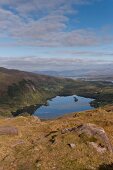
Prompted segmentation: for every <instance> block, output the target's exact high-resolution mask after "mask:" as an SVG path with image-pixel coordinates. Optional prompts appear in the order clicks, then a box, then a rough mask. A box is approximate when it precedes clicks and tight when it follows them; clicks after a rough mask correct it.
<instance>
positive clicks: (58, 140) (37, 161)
mask: <svg viewBox="0 0 113 170" xmlns="http://www.w3.org/2000/svg"><path fill="white" fill-rule="evenodd" d="M82 123H94V124H96V125H98V126H100V127H103V128H104V129H105V131H106V133H107V135H108V137H109V139H110V141H111V143H112V145H113V137H112V134H113V107H110V106H109V107H106V108H103V109H101V108H100V109H97V110H94V111H86V112H81V113H77V114H75V113H73V114H72V115H69V116H65V117H62V118H60V119H57V120H52V121H46V122H40V121H38V120H37V119H36V118H34V117H32V116H29V117H16V118H13V119H0V125H1V126H4V125H6V126H15V127H17V128H18V129H19V135H18V136H0V168H1V169H3V170H6V169H8V170H12V169H13V170H25V169H27V170H111V169H112V168H113V167H112V168H111V169H108V168H106V169H105V166H104V168H103V169H102V167H103V165H104V164H112V163H113V155H110V154H109V153H107V152H106V153H104V154H99V153H98V152H97V151H96V150H95V149H94V148H92V147H91V146H89V145H88V144H87V143H86V142H85V141H84V140H83V139H82V138H81V137H79V136H78V135H77V134H76V133H74V132H71V133H67V134H61V130H62V129H64V128H70V127H73V126H78V125H81V124H82ZM54 137H55V142H54V143H53V144H52V142H51V140H52V139H53V138H54ZM69 143H74V144H75V148H73V149H71V148H70V147H69V146H68V144H69ZM99 167H100V168H99Z"/></svg>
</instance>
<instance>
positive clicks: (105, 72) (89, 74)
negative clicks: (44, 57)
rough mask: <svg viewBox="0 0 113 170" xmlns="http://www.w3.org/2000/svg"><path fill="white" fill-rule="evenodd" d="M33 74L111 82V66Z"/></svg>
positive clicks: (112, 75) (112, 69)
mask: <svg viewBox="0 0 113 170" xmlns="http://www.w3.org/2000/svg"><path fill="white" fill-rule="evenodd" d="M35 73H39V74H45V75H52V76H57V77H70V78H74V79H76V78H82V79H88V80H107V81H113V65H112V64H111V65H105V66H104V65H102V66H92V68H91V67H89V66H88V67H83V68H81V67H80V68H76V67H75V69H72V70H63V71H59V70H58V71H52V70H46V71H36V72H35Z"/></svg>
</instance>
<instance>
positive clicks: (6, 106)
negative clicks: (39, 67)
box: [0, 68, 113, 116]
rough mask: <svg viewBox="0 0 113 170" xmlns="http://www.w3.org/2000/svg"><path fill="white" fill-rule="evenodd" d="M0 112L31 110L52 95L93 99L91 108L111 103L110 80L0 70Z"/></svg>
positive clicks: (31, 112)
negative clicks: (89, 79)
mask: <svg viewBox="0 0 113 170" xmlns="http://www.w3.org/2000/svg"><path fill="white" fill-rule="evenodd" d="M0 80H1V81H0V115H1V116H12V115H14V116H16V115H18V114H24V113H29V114H33V113H34V111H35V110H36V109H37V108H38V107H40V106H41V105H43V104H46V103H47V100H48V99H52V98H54V97H56V96H71V95H78V96H82V97H86V98H91V99H94V100H93V101H92V102H91V103H90V104H91V106H93V107H95V108H96V107H99V106H104V105H107V104H112V102H113V83H112V82H107V81H84V80H73V79H69V78H67V79H66V78H58V77H52V76H45V75H39V74H34V73H30V72H23V71H18V70H10V69H5V68H1V69H0Z"/></svg>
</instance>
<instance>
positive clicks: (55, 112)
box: [34, 95, 93, 119]
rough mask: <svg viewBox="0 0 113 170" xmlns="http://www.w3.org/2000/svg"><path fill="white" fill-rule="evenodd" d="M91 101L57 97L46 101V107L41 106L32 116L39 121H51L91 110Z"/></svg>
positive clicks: (81, 98) (77, 97) (78, 97)
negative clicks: (36, 117)
mask: <svg viewBox="0 0 113 170" xmlns="http://www.w3.org/2000/svg"><path fill="white" fill-rule="evenodd" d="M76 99H77V100H76ZM92 100H93V99H89V98H84V97H80V96H76V95H73V96H66V97H61V96H57V97H55V98H53V99H52V100H48V105H47V106H45V105H43V106H41V107H40V108H38V109H37V110H36V111H35V113H34V115H35V116H38V117H39V118H40V119H53V118H57V117H60V116H63V115H64V114H68V113H72V112H79V111H85V110H91V109H93V107H91V106H90V104H89V103H90V102H91V101H92Z"/></svg>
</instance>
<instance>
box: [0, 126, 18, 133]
mask: <svg viewBox="0 0 113 170" xmlns="http://www.w3.org/2000/svg"><path fill="white" fill-rule="evenodd" d="M0 135H18V129H17V128H16V127H12V126H0Z"/></svg>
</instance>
